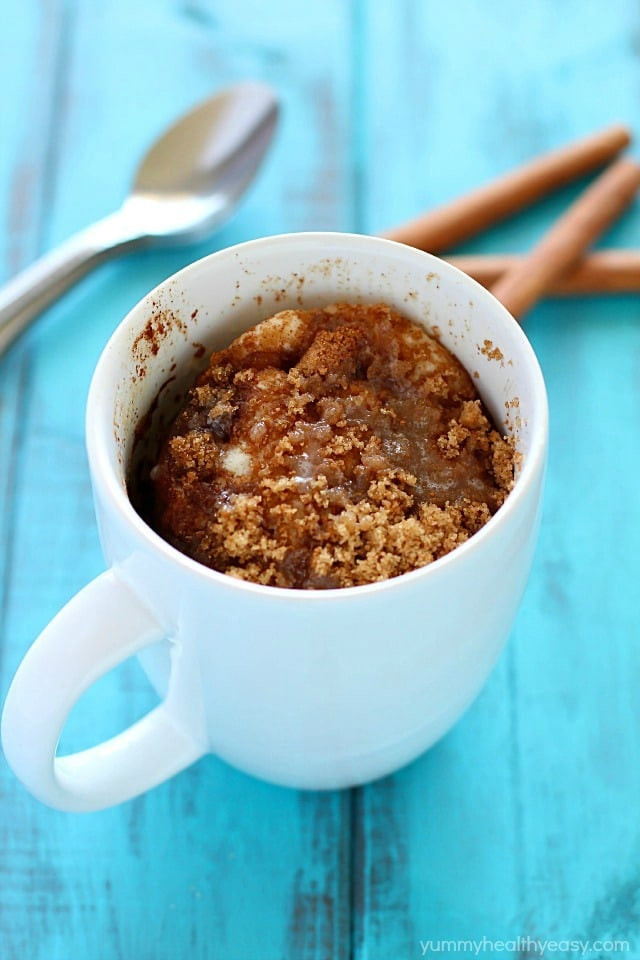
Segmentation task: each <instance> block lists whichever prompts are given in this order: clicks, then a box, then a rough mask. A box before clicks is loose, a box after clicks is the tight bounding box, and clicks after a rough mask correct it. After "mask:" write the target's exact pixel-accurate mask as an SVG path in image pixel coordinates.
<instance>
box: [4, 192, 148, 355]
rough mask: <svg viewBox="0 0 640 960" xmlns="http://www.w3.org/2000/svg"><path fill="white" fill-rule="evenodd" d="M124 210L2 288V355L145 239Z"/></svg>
mask: <svg viewBox="0 0 640 960" xmlns="http://www.w3.org/2000/svg"><path fill="white" fill-rule="evenodd" d="M143 239H144V237H143V235H142V234H141V233H140V231H139V230H137V229H135V227H134V226H133V225H132V224H131V221H130V219H129V218H128V217H127V216H126V215H125V214H123V211H122V210H117V211H116V212H115V213H112V214H109V216H107V217H104V219H102V220H98V221H97V222H96V223H94V224H92V225H91V226H90V227H86V228H85V229H84V230H81V231H80V232H79V233H76V234H75V235H74V236H72V237H70V238H69V239H68V240H66V241H65V242H64V243H62V244H61V245H60V246H59V247H56V249H55V250H52V251H51V252H50V253H47V254H45V255H44V256H43V257H40V259H39V260H36V261H35V263H33V264H31V266H29V267H27V268H26V269H25V270H23V271H22V272H21V273H19V274H18V275H17V276H15V277H14V278H13V279H12V280H10V281H9V282H8V283H7V284H6V285H5V286H3V287H2V288H1V289H0V354H2V353H3V352H4V351H5V350H6V349H7V347H8V346H9V345H10V344H11V343H12V342H13V340H15V338H16V337H17V336H18V335H19V334H20V333H22V331H23V330H24V329H25V328H26V327H27V326H28V325H29V324H30V323H31V321H32V320H34V319H35V318H36V317H37V316H38V314H40V313H41V312H42V311H43V310H45V309H46V307H48V306H50V304H52V303H53V302H54V301H55V300H57V299H58V297H60V296H61V295H62V294H63V293H64V292H65V290H68V288H69V287H70V286H72V284H74V283H75V282H76V281H77V280H79V279H80V278H81V277H83V276H84V275H85V274H86V273H89V271H90V270H92V269H93V268H94V267H95V266H97V265H98V264H99V263H102V262H103V261H104V260H107V259H108V258H109V257H112V256H114V255H115V254H117V253H123V252H124V251H125V250H131V249H133V248H134V247H136V246H139V245H140V244H141V242H143Z"/></svg>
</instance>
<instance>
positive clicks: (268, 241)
mask: <svg viewBox="0 0 640 960" xmlns="http://www.w3.org/2000/svg"><path fill="white" fill-rule="evenodd" d="M292 240H295V241H296V243H298V244H310V243H317V242H318V241H322V242H324V243H326V244H327V245H337V246H340V245H341V244H343V245H348V247H349V250H350V251H353V247H354V245H355V246H360V247H364V249H363V251H362V252H363V253H365V254H366V252H367V250H370V248H371V247H372V246H374V247H378V248H379V249H381V250H384V248H385V247H388V248H393V249H394V250H397V248H399V247H402V248H403V251H404V252H403V255H405V256H407V257H409V258H414V257H419V258H420V259H422V260H424V261H425V263H426V265H427V267H428V268H430V269H431V270H432V271H433V270H434V269H435V270H437V271H438V272H439V273H440V274H443V273H444V274H445V275H446V274H448V275H449V276H450V277H451V278H452V279H454V278H457V279H458V281H461V282H462V283H463V284H464V285H466V287H467V289H470V290H472V291H473V293H474V295H475V296H476V297H477V298H478V299H481V300H482V299H484V300H485V302H487V303H490V304H491V309H492V310H494V311H495V312H496V313H497V314H498V315H499V316H501V317H502V319H503V321H506V322H507V325H508V326H511V327H512V329H511V333H512V335H515V338H516V340H518V341H519V347H520V349H521V351H522V356H523V357H525V358H526V363H527V369H528V372H529V374H530V376H531V379H532V386H533V404H532V409H531V411H530V413H529V417H530V419H531V420H532V421H533V424H534V427H533V429H532V433H531V443H530V447H529V449H528V451H527V454H526V457H525V459H524V463H523V466H522V468H521V470H520V472H519V473H518V476H517V477H516V480H515V484H514V487H513V489H512V490H511V491H510V492H509V494H508V495H507V497H506V499H505V501H504V503H503V504H502V505H501V506H500V507H499V508H498V510H497V511H496V512H495V514H493V515H492V516H491V518H490V519H489V520H488V521H487V522H486V523H485V524H484V526H482V527H481V528H480V530H478V531H477V532H476V533H474V534H473V535H472V536H471V537H469V539H468V540H466V541H465V542H464V543H462V544H460V545H459V546H457V547H455V548H454V549H453V550H451V551H450V552H449V553H447V554H445V555H444V556H443V557H439V558H438V559H436V560H433V561H432V562H431V563H429V564H426V565H425V566H422V567H418V568H416V569H415V570H410V571H408V572H407V573H403V574H399V575H398V576H395V577H390V578H387V579H385V580H379V581H376V582H375V583H366V584H361V585H358V586H352V587H332V588H329V589H326V590H302V589H298V588H294V587H277V586H269V585H266V584H260V583H254V582H253V581H249V580H242V579H240V578H237V577H232V576H229V575H228V574H225V573H222V572H221V571H219V570H214V569H213V568H210V567H207V566H205V565H204V564H202V563H200V562H198V561H197V560H194V559H192V558H191V557H189V556H187V555H186V554H184V553H182V552H181V551H179V550H178V549H177V548H176V547H174V546H172V545H171V544H170V543H168V541H166V540H165V539H164V538H163V537H161V536H160V534H158V533H156V531H155V530H154V529H153V528H152V527H150V526H149V525H148V524H147V523H146V521H144V520H143V519H142V517H141V516H140V515H139V513H138V512H137V511H136V510H135V508H134V506H133V504H132V503H131V500H130V498H129V496H128V493H127V489H126V485H125V484H123V483H122V482H121V480H120V478H119V477H118V475H117V471H116V469H115V459H117V458H114V457H112V456H110V451H111V449H112V447H113V446H114V444H115V438H114V431H113V410H112V409H111V408H112V400H113V394H114V383H115V382H116V379H115V377H113V375H112V373H111V372H110V368H111V367H112V365H113V360H114V357H115V355H116V354H117V351H118V346H117V344H118V341H119V339H120V338H121V337H122V336H123V334H124V332H125V331H126V330H128V329H129V327H130V326H131V324H132V322H133V320H134V319H135V317H136V316H137V315H138V314H139V313H140V311H141V310H142V309H144V307H145V304H146V303H147V302H148V301H149V299H150V298H153V297H155V296H157V295H158V294H160V292H161V291H163V290H164V289H166V287H167V286H168V285H170V284H174V283H175V282H176V281H177V280H180V281H181V280H186V279H188V276H189V274H190V273H192V272H195V271H197V270H201V269H203V268H205V265H206V264H207V263H209V262H210V261H215V260H219V259H224V258H225V257H229V256H231V255H236V256H237V255H238V254H241V253H243V252H244V251H247V252H250V251H251V250H253V249H254V248H255V247H264V246H267V245H276V246H277V245H286V244H288V243H290V242H291V241H292ZM107 403H108V404H109V410H108V411H106V410H105V409H104V407H105V406H106V405H107ZM85 436H86V447H87V455H88V460H89V467H90V472H91V478H92V482H93V484H94V488H95V489H96V491H99V493H100V495H101V497H102V500H103V502H105V503H106V502H109V503H110V504H111V505H112V507H113V508H115V509H116V511H117V513H118V515H119V516H120V517H121V518H122V519H123V520H124V521H125V522H126V524H127V526H128V528H129V529H130V531H131V532H132V533H134V535H135V537H136V539H138V540H142V541H143V542H144V543H145V545H146V546H147V547H148V548H149V549H150V550H152V551H153V552H154V553H156V554H157V553H159V554H161V555H162V556H163V558H164V559H166V561H167V562H169V563H171V564H174V565H175V564H177V565H178V566H179V567H181V568H183V569H184V570H185V572H186V573H188V574H189V575H191V576H196V577H198V578H199V579H201V580H204V581H205V582H208V583H214V584H217V585H218V586H224V587H225V588H228V589H237V590H240V591H242V592H247V591H249V593H253V594H256V595H261V596H264V597H269V598H271V599H272V600H274V601H275V600H288V601H291V600H296V601H297V602H302V603H308V602H312V603H318V602H320V603H321V602H328V601H329V600H331V601H332V602H335V601H336V600H337V599H340V598H342V599H347V598H351V597H353V598H355V597H356V595H357V596H358V597H364V596H367V595H369V594H371V593H378V592H382V591H388V590H391V589H396V590H398V589H402V587H403V586H405V585H406V586H409V584H411V583H413V582H414V581H416V580H419V579H422V578H423V577H429V578H433V577H434V576H437V575H438V573H439V572H441V571H443V570H445V569H447V568H448V567H449V566H450V565H451V564H452V563H456V562H459V561H460V560H461V559H462V557H463V556H467V555H469V554H470V553H472V552H473V551H475V550H478V549H482V544H483V543H484V541H485V540H486V539H487V537H490V536H492V535H493V533H494V531H497V529H498V528H499V527H501V526H503V525H504V524H505V523H507V522H508V520H509V518H510V517H511V515H512V514H513V513H514V511H516V510H517V509H518V507H519V505H520V502H521V501H522V499H523V498H524V497H525V496H526V493H527V490H528V489H529V487H530V486H531V484H532V483H533V482H534V480H535V479H536V477H537V476H538V475H539V474H541V473H543V472H544V468H545V462H546V455H547V443H548V399H547V392H546V387H545V383H544V378H543V375H542V371H541V369H540V364H539V362H538V358H537V356H536V354H535V351H534V350H533V347H532V346H531V343H530V342H529V340H528V338H527V336H526V335H525V333H524V331H523V330H522V328H521V327H520V325H519V324H518V322H517V321H516V320H515V319H514V318H513V317H512V316H511V314H510V313H509V312H508V311H507V309H506V308H505V307H504V306H503V305H502V304H501V303H500V301H499V300H497V299H496V298H495V297H494V296H493V295H492V294H491V293H490V292H489V291H488V290H487V289H485V288H484V287H483V286H482V285H481V284H479V283H478V282H477V281H476V280H474V279H473V278H472V277H469V276H468V275H467V274H465V273H463V272H462V271H461V270H459V269H458V268H457V267H455V266H454V265H453V264H450V263H448V262H447V261H446V260H442V259H441V258H439V257H437V256H435V255H433V254H431V253H428V252H427V251H424V250H418V249H416V248H414V247H409V246H406V245H405V244H401V243H398V242H397V241H394V240H387V239H385V238H383V237H371V236H367V235H363V234H356V233H347V232H342V231H303V232H302V231H301V232H290V233H284V234H275V235H273V236H267V237H260V238H258V239H254V240H247V241H243V242H242V243H237V244H234V245H232V246H230V247H225V248H224V249H222V250H217V251H214V252H213V253H210V254H207V255H206V256H204V257H201V258H199V259H197V260H194V261H193V262H191V263H189V264H187V265H186V266H185V267H182V268H181V269H180V270H179V271H177V272H176V273H173V274H171V275H170V276H169V277H166V278H165V279H164V280H162V281H161V282H160V283H159V284H157V285H156V287H154V288H153V289H152V290H151V291H149V292H148V293H147V294H145V296H144V297H143V298H142V299H141V300H139V301H138V302H137V303H136V304H135V305H134V306H133V307H132V308H131V310H129V312H128V313H127V314H126V316H125V317H124V318H123V319H122V320H121V321H120V323H119V324H118V326H117V327H116V329H115V330H114V331H113V333H112V334H111V335H110V337H109V340H108V341H107V343H106V345H105V346H104V348H103V350H102V352H101V354H100V357H99V359H98V362H97V365H96V368H95V371H94V374H93V377H92V379H91V384H90V387H89V393H88V399H87V406H86V416H85Z"/></svg>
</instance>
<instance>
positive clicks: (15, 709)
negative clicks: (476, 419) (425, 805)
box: [2, 233, 547, 811]
mask: <svg viewBox="0 0 640 960" xmlns="http://www.w3.org/2000/svg"><path fill="white" fill-rule="evenodd" d="M336 300H348V301H356V300H358V301H364V302H375V301H385V302H387V303H389V304H391V305H393V306H394V307H395V308H397V309H398V310H400V311H402V312H404V313H405V314H406V315H408V316H410V317H412V318H413V319H415V320H416V321H418V322H420V323H423V324H425V325H426V326H427V327H428V328H430V329H432V330H435V332H436V333H437V335H438V336H439V338H440V339H441V341H442V342H443V343H444V344H445V345H446V346H448V347H449V348H450V349H451V350H452V351H453V352H454V353H455V354H456V355H457V356H458V357H459V359H460V360H461V361H462V363H463V364H464V365H465V367H466V368H467V369H468V370H469V371H470V372H472V373H473V374H475V375H477V376H476V380H475V382H476V383H477V385H478V389H479V391H480V393H481V395H482V397H483V399H484V401H485V403H486V405H487V406H488V408H489V410H490V411H491V413H492V415H493V417H494V419H495V421H496V422H497V423H500V424H502V423H505V424H506V426H505V429H506V430H507V431H508V432H511V433H512V434H514V436H515V437H516V440H517V447H518V450H519V451H520V452H521V454H522V458H523V459H522V467H521V469H520V471H519V475H518V478H517V481H516V484H515V488H514V490H513V491H512V492H511V493H510V494H509V496H508V498H507V500H506V502H505V504H504V505H503V506H502V507H501V508H500V510H499V511H498V512H497V514H496V515H495V516H494V517H492V518H491V520H490V521H489V522H488V523H487V524H486V526H485V527H483V528H482V529H481V530H480V531H479V532H478V533H476V534H475V535H474V536H473V537H472V538H471V539H470V540H469V541H467V542H466V543H464V544H463V545H462V546H460V547H458V548H457V549H456V550H454V551H453V552H452V553H450V554H448V555H447V556H445V557H443V558H442V559H440V560H437V561H436V562H435V563H432V564H431V565H429V566H427V567H424V568H422V569H420V570H416V571H413V572H411V573H407V574H405V575H403V576H400V577H397V578H395V579H392V580H387V581H385V582H382V583H376V584H372V585H367V586H360V587H350V588H345V589H336V590H326V591H312V590H307V591H304V590H289V589H281V588H277V587H264V586H259V585H257V584H252V583H247V582H244V581H241V580H237V579H234V578H232V577H227V576H225V575H224V574H221V573H218V572H216V571H214V570H209V569H207V568H206V567H204V566H202V565H200V564H198V563H197V562H195V561H194V560H191V559H190V558H188V557H186V556H184V555H182V554H181V553H179V552H178V551H177V550H175V549H174V548H173V547H171V546H170V545H169V544H168V543H166V542H165V541H164V540H162V539H161V538H160V537H159V536H158V535H157V534H156V533H155V532H154V531H153V530H151V529H150V528H149V527H148V526H147V525H146V524H145V523H144V522H143V520H142V519H141V518H140V517H139V516H138V514H137V513H136V512H135V510H134V509H133V507H132V505H131V503H130V501H129V498H128V496H127V487H126V479H127V470H128V466H129V464H130V460H131V456H132V452H133V450H134V445H135V437H136V428H137V425H138V424H139V422H140V420H141V418H143V416H144V415H145V414H147V412H148V411H149V409H150V407H152V405H153V404H154V402H155V400H156V398H157V397H158V395H159V394H160V395H161V397H162V398H163V401H164V403H165V404H171V402H172V398H171V394H172V393H173V394H179V393H180V391H181V390H183V389H184V383H185V380H186V378H188V377H192V376H193V375H194V373H195V370H196V368H197V367H198V366H200V367H201V366H202V365H203V364H204V363H205V362H206V356H204V359H203V354H204V350H203V346H202V345H204V346H205V347H206V351H207V353H208V352H209V350H210V349H212V348H220V347H221V346H223V345H226V344H227V343H228V342H229V341H230V340H231V339H232V338H233V337H234V336H236V335H237V334H238V333H239V332H240V331H241V330H244V329H246V328H247V327H249V326H251V325H252V324H254V323H256V322H257V321H258V320H260V319H262V318H264V317H266V316H269V315H271V314H272V313H274V312H276V311H278V310H280V309H283V308H285V307H289V306H293V307H295V306H297V305H298V304H302V305H303V306H314V305H321V304H327V303H330V302H333V301H336ZM487 341H489V342H490V344H489V346H487ZM176 374H179V377H178V379H177V380H175V379H174V377H175V376H176ZM174 400H175V397H174ZM87 444H88V453H89V465H90V469H91V476H92V480H93V487H94V498H95V505H96V512H97V517H98V523H99V528H100V534H101V540H102V545H103V550H104V554H105V557H106V559H107V563H108V564H109V569H108V570H107V571H106V572H105V573H103V574H101V575H100V576H99V577H97V578H96V579H95V580H94V581H93V582H91V583H90V584H88V586H86V587H85V588H84V589H83V590H81V591H80V593H79V594H77V596H75V597H74V598H73V599H72V600H71V601H70V602H69V603H68V604H67V606H66V607H64V609H63V610H62V611H61V612H60V613H59V614H58V616H56V617H55V618H54V620H53V621H52V622H51V623H50V624H49V625H48V626H47V627H46V629H45V630H44V631H43V633H42V634H41V635H40V637H39V638H38V639H37V640H36V642H35V643H34V645H33V647H32V648H31V649H30V650H29V652H28V653H27V655H26V656H25V658H24V660H23V662H22V664H21V666H20V667H19V669H18V672H17V674H16V677H15V679H14V681H13V684H12V686H11V689H10V691H9V694H8V697H7V701H6V704H5V708H4V715H3V721H2V742H3V746H4V751H5V754H6V757H7V760H8V761H9V763H10V765H11V766H12V768H13V769H14V771H15V773H16V774H17V776H18V777H19V778H20V779H21V780H22V781H23V782H24V784H25V785H26V786H27V787H28V789H29V790H30V791H31V792H32V793H33V794H35V796H36V797H39V798H40V799H41V800H43V801H44V802H45V803H48V804H50V805H51V806H54V807H59V808H61V809H64V810H78V811H80V810H96V809H100V808H102V807H107V806H109V805H111V804H116V803H119V802H121V801H123V800H126V799H128V798H130V797H133V796H135V795H136V794H139V793H141V792H143V791H145V790H148V789H149V788H150V787H153V786H154V785H155V784H158V783H160V782H161V781H163V780H165V779H166V778H167V777H170V776H172V775H173V774H175V773H177V772H178V771H179V770H181V769H183V768H184V767H186V766H187V765H188V764H191V763H193V762H194V761H195V760H196V759H197V758H198V757H200V756H201V755H202V754H204V753H207V752H208V751H211V752H213V753H216V754H218V755H219V756H220V757H222V758H224V759H225V760H227V761H229V762H230V763H232V764H234V765H235V766H237V767H239V768H241V769H242V770H245V771H248V772H250V773H252V774H254V775H256V776H258V777H262V778H264V779H266V780H270V781H273V782H275V783H280V784H285V785H288V786H291V787H300V788H312V789H315V788H337V787H348V786H353V785H356V784H360V783H363V782H366V781H368V780H372V779H375V778H377V777H380V776H382V775H384V774H387V773H389V772H391V771H393V770H395V769H397V768H398V767H400V766H402V765H403V764H405V763H407V762H408V761H410V760H412V759H413V758H414V757H416V756H417V755H418V754H420V753H421V752H422V751H423V750H425V749H426V748H427V747H429V746H430V745H431V744H432V743H434V741H436V740H437V739H438V738H439V737H441V736H442V735H443V734H444V733H445V732H446V731H447V730H448V729H449V728H450V727H451V726H452V724H453V723H454V722H455V721H456V720H457V719H458V717H459V716H460V714H461V713H462V712H463V711H464V709H465V708H466V707H467V706H468V705H469V703H470V702H471V701H472V700H473V698H474V697H475V696H476V694H477V693H478V691H479V690H480V688H481V686H482V685H483V683H484V681H485V680H486V678H487V676H488V674H489V672H490V670H491V668H492V666H493V664H494V663H495V661H496V658H497V656H498V654H499V652H500V650H501V648H502V646H503V644H504V642H505V640H506V638H507V636H508V634H509V631H510V629H511V626H512V623H513V620H514V617H515V614H516V610H517V607H518V604H519V602H520V598H521V596H522V593H523V590H524V587H525V583H526V579H527V576H528V573H529V569H530V565H531V560H532V555H533V550H534V544H535V540H536V535H537V529H538V520H539V508H540V500H541V489H542V483H543V474H544V466H545V459H546V448H547V403H546V394H545V388H544V383H543V379H542V375H541V373H540V369H539V366H538V363H537V361H536V358H535V356H534V353H533V350H532V349H531V346H530V345H529V342H528V341H527V339H526V337H525V335H524V334H523V332H522V330H521V329H520V328H519V326H518V325H517V323H516V322H515V320H513V319H512V317H511V316H510V315H509V314H508V313H507V311H506V310H505V309H504V308H503V307H502V306H501V304H500V303H498V302H497V301H496V300H495V299H494V298H493V297H492V296H491V295H490V294H489V293H488V292H487V291H486V290H484V289H483V288H482V287H480V286H479V285H478V284H477V283H475V282H474V281H473V280H471V279H469V278H468V277H467V276H465V275H464V274H462V273H460V272H459V271H458V270H456V269H454V268H453V267H451V266H449V265H448V264H446V263H444V262H442V261H441V260H438V259H436V258H435V257H432V256H429V255H428V254H426V253H422V252H420V251H417V250H414V249H412V248H409V247H406V246H403V245H401V244H396V243H392V242H391V241H387V240H381V239H375V238H371V237H362V236H352V235H348V234H328V233H324V234H323V233H307V234H292V235H287V236H280V237H269V238H265V239H263V240H256V241H253V242H250V243H245V244H241V245H239V246H236V247H232V248H230V249H227V250H223V251H221V252H220V253H215V254H213V255H212V256H209V257H206V258H205V259H203V260H200V261H198V262H197V263H194V264H192V265H191V266H189V267H187V268H186V269H185V270H182V271H181V272H180V273H178V274H176V275H175V276H174V277H172V278H170V279H169V280H167V281H166V282H165V283H162V284H161V285H160V286H159V287H158V288H157V289H156V290H154V291H153V292H152V293H151V294H149V296H148V297H146V298H145V299H144V300H143V301H142V302H141V303H140V304H138V306H136V307H134V309H133V310H132V311H131V313H130V314H129V315H128V316H127V317H126V319H125V320H124V321H123V322H122V324H121V325H120V326H119V328H118V329H117V330H116V332H115V333H114V335H113V337H112V338H111V340H110V341H109V343H108V344H107V347H106V348H105V351H104V353H103V355H102V357H101V359H100V361H99V363H98V367H97V369H96V372H95V375H94V378H93V382H92V385H91V390H90V393H89V401H88V408H87ZM134 653H136V654H138V655H139V657H140V659H141V661H142V664H143V667H144V668H145V670H146V672H147V674H148V676H149V677H150V679H151V681H152V683H153V685H154V686H155V688H156V689H157V690H158V692H159V694H160V696H161V698H162V699H161V704H160V706H158V707H157V708H156V709H154V710H153V711H152V712H151V713H149V714H148V715H147V716H145V717H144V718H143V719H142V720H140V721H138V722H137V723H135V724H134V725H133V726H132V727H130V728H129V729H127V730H125V731H124V732H123V733H121V734H119V735H118V736H116V737H114V738H113V739H111V740H109V741H108V742H106V743H102V744H99V745H98V746H94V747H91V748H90V749H88V750H84V751H82V752H81V753H76V754H73V755H70V756H64V757H56V744H57V742H58V738H59V735H60V732H61V730H62V728H63V725H64V723H65V719H66V717H67V715H68V713H69V711H70V710H71V708H72V707H73V705H74V703H75V702H76V701H77V699H78V697H79V696H80V695H81V694H82V693H83V691H84V690H85V689H86V688H87V687H88V686H89V685H90V684H91V683H93V682H94V681H95V680H96V679H97V678H98V677H99V676H100V675H102V674H104V673H105V672H106V671H108V670H110V669H112V668H113V667H114V666H115V665H117V664H118V663H119V662H121V661H122V660H124V659H125V658H127V657H129V656H130V655H132V654H134Z"/></svg>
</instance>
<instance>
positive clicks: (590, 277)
mask: <svg viewBox="0 0 640 960" xmlns="http://www.w3.org/2000/svg"><path fill="white" fill-rule="evenodd" d="M446 259H447V260H448V261H449V263H452V264H453V265H454V266H456V267H458V269H459V270H462V271H463V272H464V273H468V274H469V276H470V277H473V278H474V280H477V281H478V282H479V283H481V284H482V285H483V286H484V287H492V286H493V284H494V283H496V282H497V280H498V279H499V278H500V277H501V276H502V275H503V274H504V273H505V272H506V271H507V270H511V269H512V268H513V267H515V266H516V264H517V263H519V262H520V260H521V259H522V258H521V257H519V256H517V255H516V254H509V253H496V254H469V255H466V254H464V255H462V256H455V257H447V258H446ZM549 293H552V294H553V295H554V296H559V297H565V296H571V295H579V294H590V293H640V250H602V251H598V252H597V253H590V254H588V255H587V256H586V257H583V258H582V259H581V260H580V261H579V262H578V263H577V264H576V266H575V267H573V268H572V269H571V270H570V271H569V272H568V273H566V274H564V276H562V277H560V278H559V279H558V280H556V281H555V283H553V284H552V285H551V287H550V288H549Z"/></svg>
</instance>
